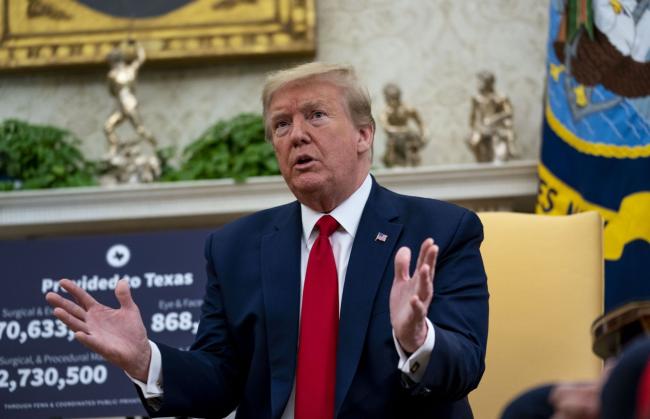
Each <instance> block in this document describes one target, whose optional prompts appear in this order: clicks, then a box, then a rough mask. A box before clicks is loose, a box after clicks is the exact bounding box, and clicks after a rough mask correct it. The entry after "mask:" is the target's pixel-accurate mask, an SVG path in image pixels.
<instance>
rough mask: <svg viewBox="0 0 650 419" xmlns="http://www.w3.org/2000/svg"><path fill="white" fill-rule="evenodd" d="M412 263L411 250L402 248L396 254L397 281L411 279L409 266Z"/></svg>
mask: <svg viewBox="0 0 650 419" xmlns="http://www.w3.org/2000/svg"><path fill="white" fill-rule="evenodd" d="M410 263H411V249H409V248H408V247H400V248H399V250H398V251H397V253H396V254H395V281H398V280H402V281H407V280H408V279H409V264H410Z"/></svg>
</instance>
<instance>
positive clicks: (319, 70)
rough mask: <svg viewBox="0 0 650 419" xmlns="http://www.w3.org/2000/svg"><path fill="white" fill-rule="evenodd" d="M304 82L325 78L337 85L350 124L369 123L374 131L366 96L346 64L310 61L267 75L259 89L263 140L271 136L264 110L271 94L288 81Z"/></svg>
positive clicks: (271, 96)
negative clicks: (341, 93)
mask: <svg viewBox="0 0 650 419" xmlns="http://www.w3.org/2000/svg"><path fill="white" fill-rule="evenodd" d="M306 81H326V82H330V83H332V84H334V85H335V86H338V87H339V88H340V89H341V90H342V91H343V92H344V94H345V102H346V104H347V107H348V112H349V115H350V119H351V120H352V123H354V125H355V126H356V127H364V126H368V125H370V126H372V130H373V132H374V130H375V120H374V119H373V117H372V109H371V106H370V95H369V94H368V90H366V88H365V87H364V86H363V85H362V84H361V82H360V81H359V79H358V78H357V75H356V73H355V71H354V69H353V68H352V67H350V66H343V65H338V64H325V63H320V62H312V63H307V64H302V65H299V66H297V67H293V68H290V69H287V70H281V71H278V72H276V73H273V74H271V75H269V76H268V77H267V79H266V82H265V83H264V89H263V90H262V109H263V115H264V129H265V134H266V138H267V140H269V141H270V140H271V135H272V133H271V130H270V127H269V121H268V118H267V117H268V114H267V113H268V110H269V105H270V104H271V99H272V98H273V94H274V93H276V92H277V91H278V90H280V89H282V88H283V87H285V86H286V85H288V84H289V83H294V82H306Z"/></svg>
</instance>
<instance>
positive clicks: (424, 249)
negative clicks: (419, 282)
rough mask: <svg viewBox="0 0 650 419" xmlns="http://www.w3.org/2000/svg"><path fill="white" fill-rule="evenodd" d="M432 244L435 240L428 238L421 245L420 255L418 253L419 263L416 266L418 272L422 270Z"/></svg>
mask: <svg viewBox="0 0 650 419" xmlns="http://www.w3.org/2000/svg"><path fill="white" fill-rule="evenodd" d="M432 244H433V239H432V238H428V239H425V240H424V241H423V242H422V244H421V245H420V253H418V261H417V263H416V264H415V270H416V271H417V270H418V269H420V266H422V263H423V262H424V256H425V255H426V254H427V251H428V250H429V248H430V247H431V245H432Z"/></svg>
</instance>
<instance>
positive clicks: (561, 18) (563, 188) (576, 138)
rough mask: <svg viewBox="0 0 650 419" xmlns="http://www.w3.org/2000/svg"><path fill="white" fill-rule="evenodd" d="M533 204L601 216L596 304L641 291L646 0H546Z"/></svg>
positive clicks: (645, 289)
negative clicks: (600, 295)
mask: <svg viewBox="0 0 650 419" xmlns="http://www.w3.org/2000/svg"><path fill="white" fill-rule="evenodd" d="M547 66H548V67H547V81H546V95H545V106H544V122H543V130H542V136H543V137H542V150H541V158H540V164H539V178H540V186H539V193H538V197H537V206H536V212H537V213H540V214H572V213H576V212H582V211H588V210H596V211H598V212H600V214H601V215H602V217H603V219H604V221H605V230H604V256H605V310H609V309H611V308H614V307H616V306H619V305H621V304H624V303H626V302H629V301H634V300H642V299H650V0H638V1H637V0H552V1H551V16H550V33H549V41H548V60H547Z"/></svg>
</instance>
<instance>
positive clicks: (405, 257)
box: [390, 238, 438, 353]
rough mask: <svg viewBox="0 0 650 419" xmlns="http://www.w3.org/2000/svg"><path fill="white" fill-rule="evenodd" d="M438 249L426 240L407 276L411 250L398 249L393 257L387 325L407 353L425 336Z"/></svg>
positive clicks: (406, 248)
mask: <svg viewBox="0 0 650 419" xmlns="http://www.w3.org/2000/svg"><path fill="white" fill-rule="evenodd" d="M437 257H438V246H436V245H435V244H433V239H430V238H429V239H426V240H425V241H424V242H422V246H420V254H419V255H418V260H417V264H416V268H415V272H414V273H413V277H411V276H410V274H409V264H410V262H411V250H410V249H409V248H408V247H401V248H400V249H399V250H398V251H397V254H396V255H395V278H394V280H393V287H392V288H391V290H390V322H391V325H392V326H393V330H394V332H395V336H396V337H397V341H398V342H399V344H400V345H401V346H402V348H403V349H404V350H405V351H406V352H410V353H412V352H415V351H416V350H417V349H418V348H419V347H420V346H422V344H423V343H424V340H425V338H426V336H427V323H426V320H425V318H426V315H427V311H428V310H429V304H431V300H432V299H433V273H434V271H435V267H436V258H437Z"/></svg>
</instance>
